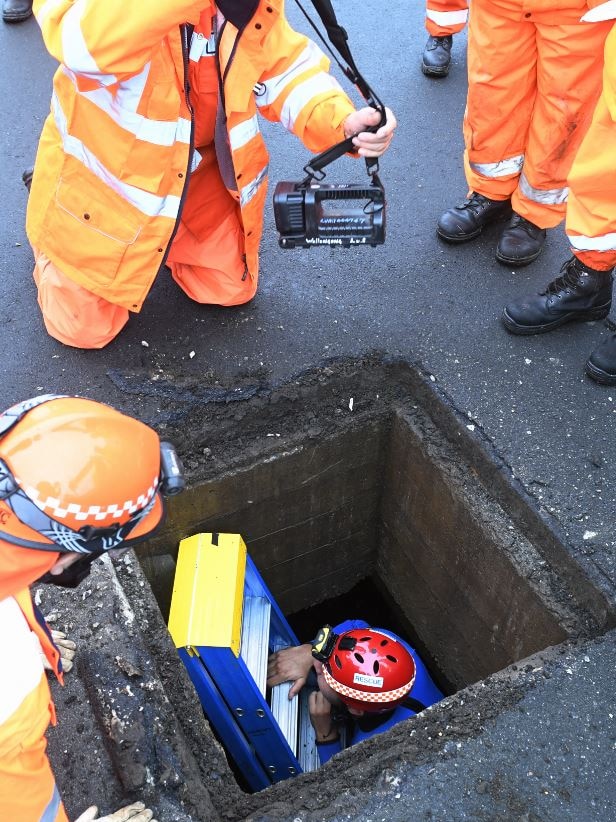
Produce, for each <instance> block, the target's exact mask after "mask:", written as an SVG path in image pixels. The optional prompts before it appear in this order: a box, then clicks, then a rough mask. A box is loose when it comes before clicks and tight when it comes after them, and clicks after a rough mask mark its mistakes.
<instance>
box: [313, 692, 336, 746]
mask: <svg viewBox="0 0 616 822" xmlns="http://www.w3.org/2000/svg"><path fill="white" fill-rule="evenodd" d="M308 712H309V713H310V721H311V722H312V727H313V728H314V734H315V736H316V740H317V742H334V740H336V739H338V731H337V729H336V726H335V725H334V723H333V720H332V706H331V705H330V704H329V702H328V701H327V700H326V699H325V697H324V696H323V694H322V693H321V691H313V692H312V693H311V694H310V696H309V697H308Z"/></svg>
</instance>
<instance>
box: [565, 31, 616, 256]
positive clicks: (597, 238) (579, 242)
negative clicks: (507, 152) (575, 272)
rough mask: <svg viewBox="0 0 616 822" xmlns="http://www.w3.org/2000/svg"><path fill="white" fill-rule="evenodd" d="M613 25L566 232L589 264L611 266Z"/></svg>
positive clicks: (615, 222) (574, 171) (615, 182)
mask: <svg viewBox="0 0 616 822" xmlns="http://www.w3.org/2000/svg"><path fill="white" fill-rule="evenodd" d="M611 112H616V26H615V27H614V28H613V29H612V31H611V33H610V34H609V36H608V38H607V41H606V43H605V70H604V84H603V92H602V94H601V98H600V99H599V102H598V103H597V107H596V109H595V113H594V116H593V120H592V123H591V125H590V128H589V129H588V132H587V134H586V136H585V138H584V140H583V142H582V145H581V146H580V148H579V151H578V153H577V154H576V155H575V160H574V161H573V166H572V168H571V172H570V173H569V178H568V183H569V201H568V203H567V226H566V227H567V237H568V239H569V242H570V243H571V248H572V250H573V253H574V254H575V256H576V257H578V258H579V259H580V260H581V262H583V263H584V264H585V265H588V266H590V267H591V268H596V269H597V270H600V271H607V270H609V269H610V268H613V267H615V266H616V174H615V173H614V157H616V119H615V118H616V114H612V113H611Z"/></svg>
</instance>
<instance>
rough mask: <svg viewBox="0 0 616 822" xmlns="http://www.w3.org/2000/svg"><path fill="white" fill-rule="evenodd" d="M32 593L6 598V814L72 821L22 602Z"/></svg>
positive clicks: (1, 611)
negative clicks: (54, 762) (51, 748)
mask: <svg viewBox="0 0 616 822" xmlns="http://www.w3.org/2000/svg"><path fill="white" fill-rule="evenodd" d="M29 597H30V595H29V593H28V591H27V590H25V591H22V592H20V594H19V597H18V599H19V601H18V599H16V598H14V597H6V598H5V599H3V600H0V629H1V631H2V642H3V654H4V659H5V662H6V665H7V667H6V668H5V669H3V673H2V677H1V681H0V820H2V822H68V819H67V817H66V813H65V811H64V806H63V805H62V801H61V799H60V794H59V793H58V788H57V787H56V783H55V779H54V776H53V773H52V772H51V767H50V764H49V760H48V759H47V755H46V753H45V750H46V747H47V741H46V739H45V731H46V730H47V726H48V725H49V722H50V719H52V718H53V717H54V712H53V706H52V704H51V697H50V694H49V686H48V684H47V676H46V674H45V671H44V669H43V662H42V658H41V650H40V647H38V643H36V642H35V639H34V634H33V633H32V631H31V626H30V625H29V624H28V621H27V619H26V617H25V615H24V612H23V610H22V608H21V606H20V603H21V605H23V606H24V607H27V606H28V604H29ZM30 613H31V605H30ZM9 661H10V662H9ZM9 664H10V672H9V670H8V666H9Z"/></svg>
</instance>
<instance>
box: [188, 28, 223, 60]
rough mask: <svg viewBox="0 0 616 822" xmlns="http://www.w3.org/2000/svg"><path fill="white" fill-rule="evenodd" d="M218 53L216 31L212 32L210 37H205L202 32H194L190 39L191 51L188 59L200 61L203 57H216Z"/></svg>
mask: <svg viewBox="0 0 616 822" xmlns="http://www.w3.org/2000/svg"><path fill="white" fill-rule="evenodd" d="M215 55H216V32H212V34H211V35H210V37H209V38H205V37H204V36H203V35H202V34H201V32H198V33H197V34H193V36H192V40H191V41H190V51H189V53H188V59H189V60H192V61H193V63H198V62H199V60H200V59H201V58H202V57H214V56H215Z"/></svg>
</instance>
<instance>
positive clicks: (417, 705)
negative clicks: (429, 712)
mask: <svg viewBox="0 0 616 822" xmlns="http://www.w3.org/2000/svg"><path fill="white" fill-rule="evenodd" d="M401 704H402V707H403V708H408V709H409V711H414V712H415V713H416V714H418V713H419V712H420V711H425V710H426V708H427V707H428V706H427V705H424V704H423V702H420V701H419V700H418V699H413V697H412V696H407V698H406V699H405V700H404V702H402V703H401Z"/></svg>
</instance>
